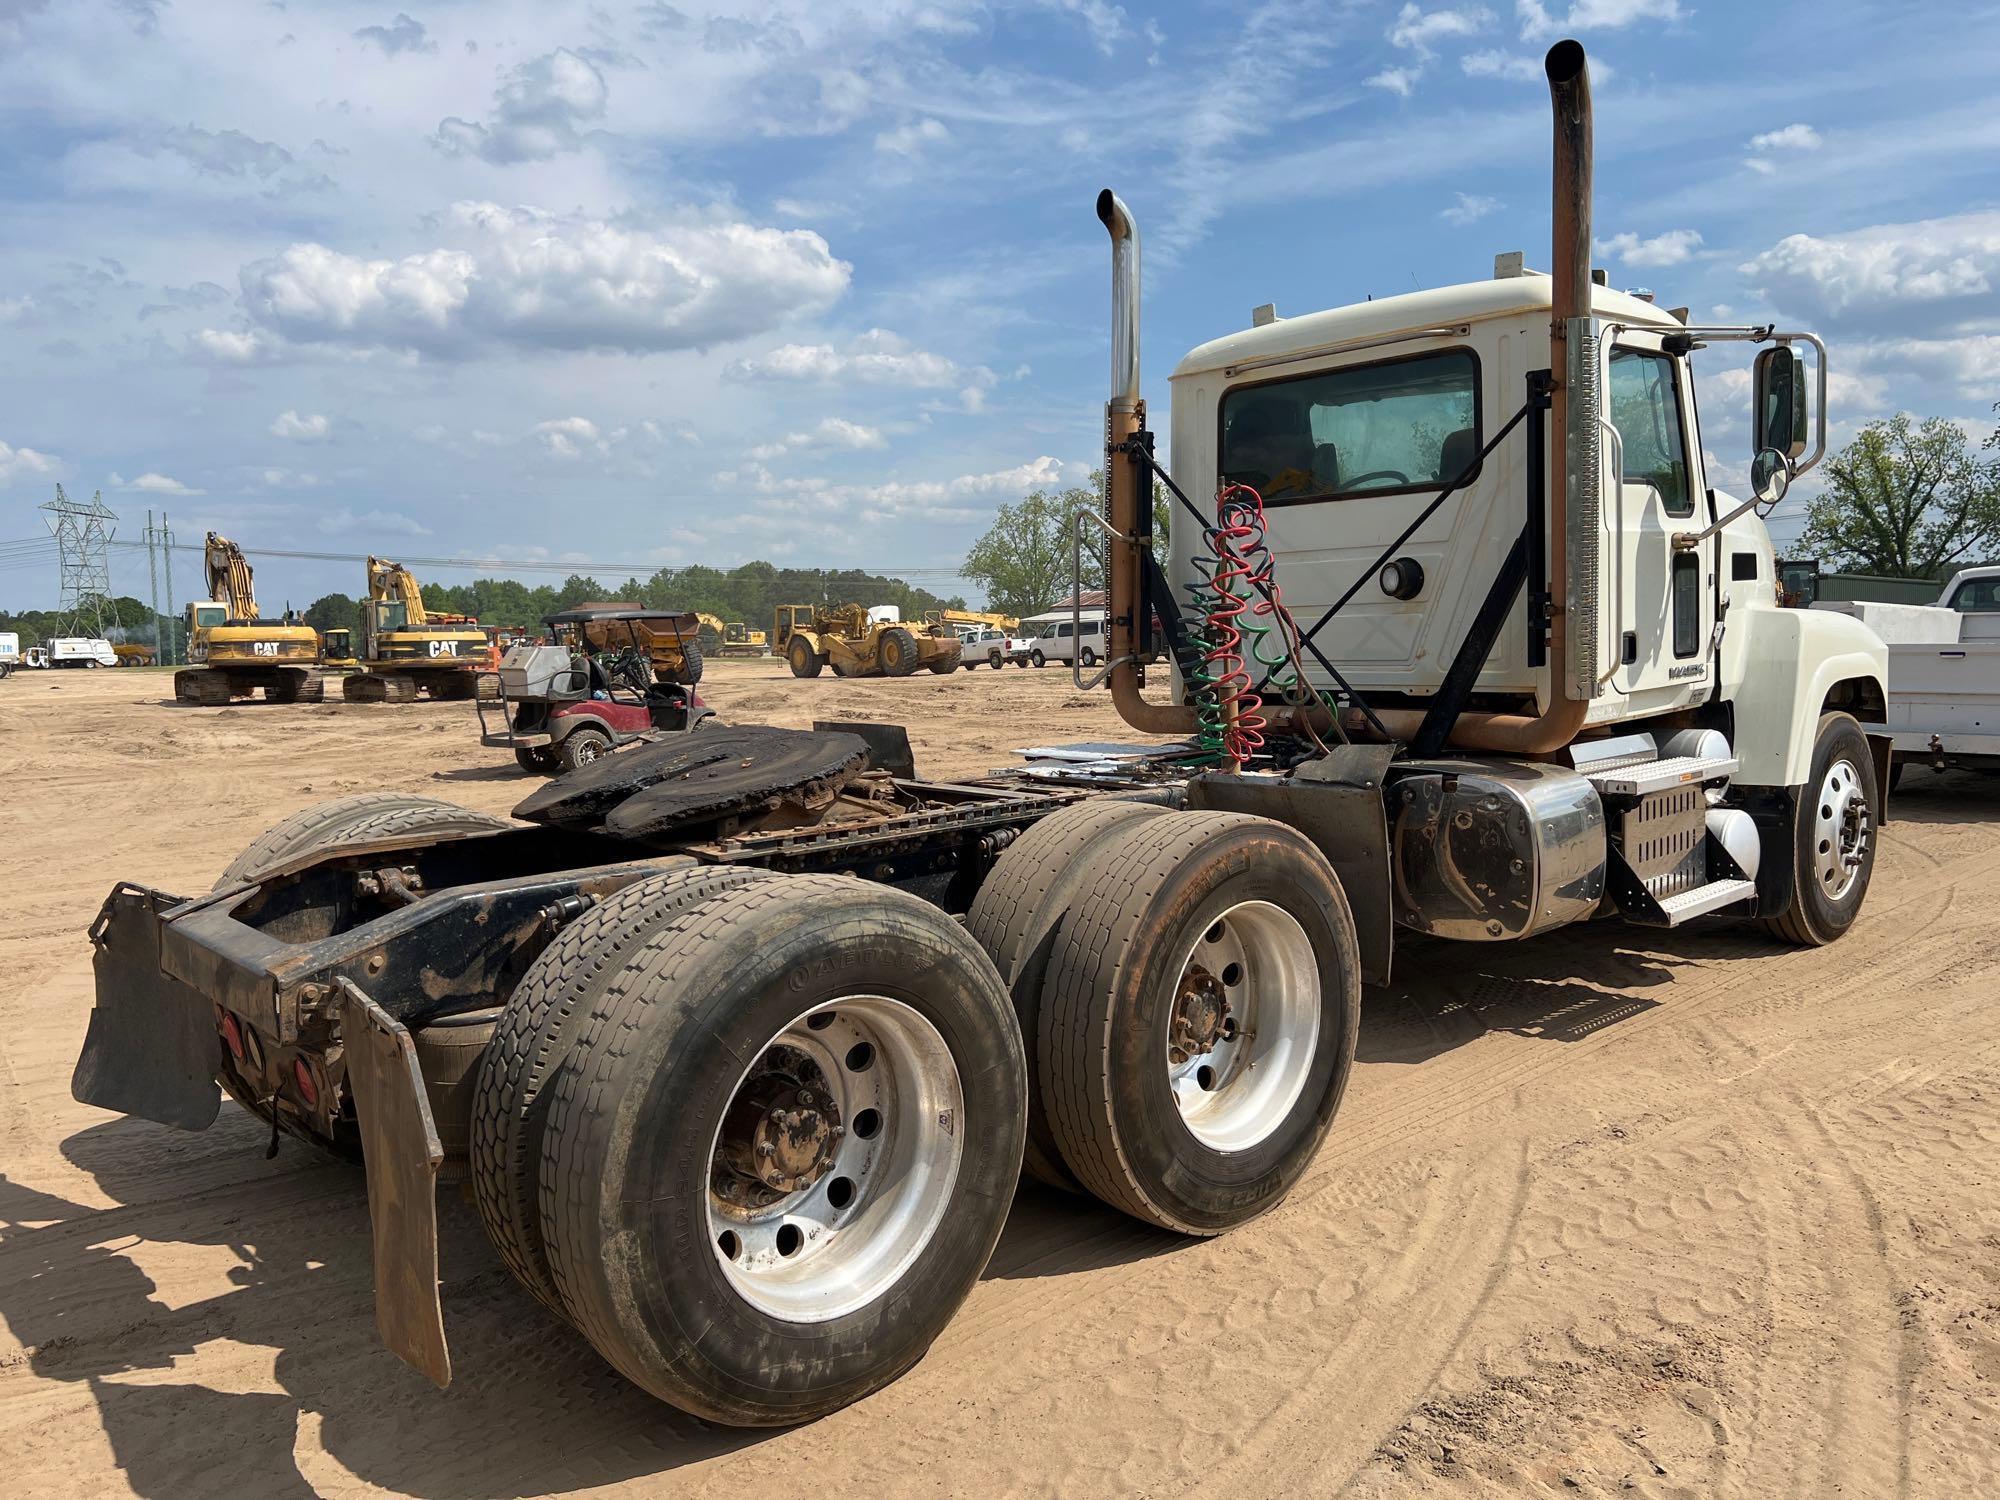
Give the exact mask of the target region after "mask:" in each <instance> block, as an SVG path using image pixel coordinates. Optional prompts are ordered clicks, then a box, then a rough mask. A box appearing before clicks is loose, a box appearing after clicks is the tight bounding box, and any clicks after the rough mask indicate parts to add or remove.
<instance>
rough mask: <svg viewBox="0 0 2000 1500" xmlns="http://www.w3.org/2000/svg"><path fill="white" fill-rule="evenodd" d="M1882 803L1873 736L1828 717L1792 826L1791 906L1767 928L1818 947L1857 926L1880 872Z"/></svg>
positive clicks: (1849, 720) (1847, 718)
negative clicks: (1870, 738)
mask: <svg viewBox="0 0 2000 1500" xmlns="http://www.w3.org/2000/svg"><path fill="white" fill-rule="evenodd" d="M1881 806H1882V798H1881V794H1880V793H1879V791H1878V790H1877V789H1876V785H1875V761H1874V758H1873V757H1872V756H1871V755H1870V754H1869V751H1868V736H1867V735H1866V734H1864V733H1863V732H1862V729H1861V726H1860V724H1859V723H1857V722H1856V721H1855V719H1854V717H1853V716H1852V715H1851V714H1844V713H1831V714H1822V715H1821V716H1820V721H1819V730H1818V733H1817V734H1815V735H1814V736H1813V757H1812V771H1811V772H1810V774H1809V775H1808V777H1807V780H1806V784H1805V787H1804V789H1803V790H1802V791H1801V792H1800V794H1799V805H1798V816H1797V817H1796V818H1795V819H1794V820H1793V826H1792V900H1791V904H1790V905H1789V906H1787V907H1786V908H1785V910H1784V911H1783V912H1781V913H1779V914H1778V915H1777V916H1775V917H1767V918H1766V919H1765V921H1764V928H1765V930H1766V931H1767V932H1769V933H1770V934H1771V935H1772V936H1773V937H1777V938H1781V939H1782V940H1784V941H1785V942H1788V943H1796V944H1798V945H1800V946H1801V947H1808V948H1818V947H1822V946H1824V945H1825V944H1827V943H1830V942H1832V941H1833V940H1834V939H1835V938H1837V937H1839V936H1841V935H1842V934H1843V933H1845V932H1846V931H1847V929H1848V928H1850V927H1852V926H1853V925H1854V919H1855V918H1856V917H1857V916H1859V915H1860V913H1861V902H1862V900H1863V898H1864V897H1866V896H1867V894H1868V881H1869V877H1870V876H1871V875H1873V873H1874V870H1875V844H1876V837H1875V835H1876V830H1877V828H1878V826H1879V824H1880V822H1881V819H1880V817H1879V809H1880V808H1881Z"/></svg>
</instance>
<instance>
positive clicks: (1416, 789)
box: [1389, 759, 1607, 942]
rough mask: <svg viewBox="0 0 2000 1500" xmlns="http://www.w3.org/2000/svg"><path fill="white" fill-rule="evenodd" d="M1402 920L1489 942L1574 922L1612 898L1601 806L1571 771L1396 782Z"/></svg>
mask: <svg viewBox="0 0 2000 1500" xmlns="http://www.w3.org/2000/svg"><path fill="white" fill-rule="evenodd" d="M1389 775H1390V778H1391V785H1390V789H1389V829H1390V833H1389V863H1390V872H1391V879H1392V883H1393V885H1394V888H1395V905H1396V920H1397V921H1398V922H1400V923H1401V924H1402V925H1403V926H1405V927H1412V928H1415V929H1416V930H1417V931H1418V932H1427V933H1430V934H1431V935H1432V936H1434V937H1444V938H1469V939H1474V940H1478V941H1483V942H1492V941H1497V940H1503V939H1507V938H1520V937H1527V936H1528V935H1529V934H1530V933H1535V932H1545V931H1547V930H1548V929H1549V928H1551V927H1561V926H1563V925H1564V924H1565V923H1569V922H1577V921H1581V920H1583V919H1584V918H1585V917H1588V916H1590V915H1591V914H1592V913H1593V912H1595V911H1596V910H1597V906H1598V903H1599V901H1601V900H1602V898H1603V896H1604V864H1605V859H1606V851H1607V845H1606V837H1605V828H1604V806H1603V803H1602V802H1600V801H1599V800H1598V795H1597V788H1596V787H1594V786H1592V785H1591V784H1590V782H1589V781H1587V780H1586V779H1585V778H1584V777H1582V776H1580V775H1578V774H1577V773H1576V772H1575V771H1572V770H1570V769H1569V768H1568V767H1567V766H1551V765H1539V764H1534V763H1531V762H1527V761H1509V760H1488V759H1465V760H1435V761H1402V762H1398V763H1397V764H1396V765H1395V766H1393V767H1392V768H1391V770H1390V773H1389Z"/></svg>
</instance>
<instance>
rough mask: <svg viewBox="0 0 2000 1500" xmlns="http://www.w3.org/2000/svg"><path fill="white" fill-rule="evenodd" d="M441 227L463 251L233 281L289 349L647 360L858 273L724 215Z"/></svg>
mask: <svg viewBox="0 0 2000 1500" xmlns="http://www.w3.org/2000/svg"><path fill="white" fill-rule="evenodd" d="M441 227H442V228H443V229H444V231H445V233H446V234H447V235H448V236H449V237H451V238H454V239H456V240H458V241H459V243H458V244H457V245H452V246H439V247H438V248H435V249H430V250H421V251H417V252H414V253H412V254H409V255H405V256H403V257H402V258H400V259H397V260H386V259H385V260H363V259H360V258H359V257H357V256H352V255H347V254H344V253H343V252H341V251H338V250H333V249H330V248H328V247H327V246H325V245H319V244H297V245H293V246H292V247H291V248H290V249H288V250H286V251H285V252H284V253H283V254H282V255H276V256H273V257H271V258H269V259H267V260H260V261H253V262H252V263H251V264H249V265H246V266H245V267H244V268H243V271H242V275H241V280H242V285H243V305H244V308H245V310H246V311H247V312H248V313H249V315H250V317H251V319H252V320H253V321H254V322H256V323H257V324H259V325H260V327H262V328H263V329H266V330H269V331H270V332H273V333H276V334H280V335H282V336H284V337H285V338H288V339H291V340H293V341H295V342H298V343H324V344H338V345H345V346H348V347H354V348H386V349H408V350H415V351H420V352H423V353H428V354H462V353H466V352H469V351H470V350H471V349H472V348H474V347H476V346H478V345H481V344H490V343H499V344H509V345H515V346H520V347H530V348H533V347H541V348H553V349H619V350H625V351H628V352H641V351H656V350H664V349H686V348H694V347H699V346H701V345H705V344H710V343H716V342H722V341H726V340H730V339H737V338H743V337H747V336H748V335H751V334H754V333H758V332H761V331H763V330H764V329H766V328H769V327H770V326H772V325H773V324H775V323H776V322H778V321H779V320H781V319H783V318H784V317H786V316H789V315H791V314H794V313H799V312H815V311H819V310H821V309H823V308H825V307H826V306H828V305H829V304H831V303H832V302H833V301H834V300H835V299H836V298H838V297H839V296H840V295H841V293H842V292H844V291H845V290H846V289H847V283H848V277H849V275H850V274H851V270H852V268H851V267H850V266H849V265H848V264H847V262H845V261H842V260H837V259H835V258H834V256H833V254H832V252H831V251H830V250H829V249H828V248H827V243H826V241H825V240H823V239H821V238H820V237H819V236H818V235H817V234H814V233H812V232H811V231H810V230H804V229H791V230H778V229H763V228H758V227H757V226H755V225H750V224H743V223H737V222H732V221H729V220H726V219H708V220H690V221H688V222H684V223H678V224H669V225H663V226H661V227H660V228H657V229H651V230H648V229H640V228H633V227H627V226H625V225H622V224H611V223H606V222H604V221H603V220H599V219H585V218H571V217H563V216H559V215H555V214H549V213H545V212H543V211H542V210H540V209H536V208H511V209H510V208H502V207H501V206H500V205H498V204H495V203H475V202H462V203H456V204H454V205H452V208H451V210H450V211H449V212H448V213H447V214H446V215H445V216H444V219H443V223H442V226H441ZM216 352H217V353H218V355H219V354H220V353H221V351H220V349H218V350H217V351H216Z"/></svg>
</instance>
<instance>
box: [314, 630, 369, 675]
mask: <svg viewBox="0 0 2000 1500" xmlns="http://www.w3.org/2000/svg"><path fill="white" fill-rule="evenodd" d="M319 660H320V665H321V666H323V667H325V668H326V669H327V670H328V671H334V672H342V671H345V672H351V671H354V670H355V669H357V668H358V667H359V666H360V665H361V663H360V661H359V660H357V659H356V657H355V655H354V632H353V631H351V630H349V629H348V628H347V627H346V626H345V625H336V626H334V628H333V629H331V630H323V631H321V632H320V637H319Z"/></svg>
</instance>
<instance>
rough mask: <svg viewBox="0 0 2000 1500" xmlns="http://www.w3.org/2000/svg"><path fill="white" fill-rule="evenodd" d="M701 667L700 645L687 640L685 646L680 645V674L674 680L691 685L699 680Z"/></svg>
mask: <svg viewBox="0 0 2000 1500" xmlns="http://www.w3.org/2000/svg"><path fill="white" fill-rule="evenodd" d="M701 667H702V659H701V647H700V646H698V645H696V644H695V643H694V642H693V641H689V642H688V643H687V644H686V645H685V646H683V647H681V670H680V676H679V677H678V678H676V679H675V680H676V681H678V682H682V683H685V684H686V685H687V686H689V687H693V686H694V685H695V684H696V683H697V682H700V681H701Z"/></svg>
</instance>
